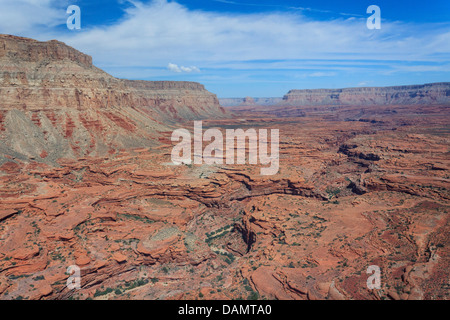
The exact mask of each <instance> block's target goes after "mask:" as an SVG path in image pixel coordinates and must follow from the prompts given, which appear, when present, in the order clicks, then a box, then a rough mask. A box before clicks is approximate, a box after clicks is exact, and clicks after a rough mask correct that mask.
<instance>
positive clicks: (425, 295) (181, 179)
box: [0, 37, 450, 300]
mask: <svg viewBox="0 0 450 320" xmlns="http://www.w3.org/2000/svg"><path fill="white" fill-rule="evenodd" d="M3 38H5V37H3ZM6 39H7V40H5V41H6V42H4V43H5V44H7V45H8V47H6V46H5V44H4V45H3V48H10V46H13V44H12V42H11V41H12V39H15V40H14V43H15V44H14V45H15V46H22V45H24V46H25V47H26V48H29V45H30V46H35V45H36V46H37V47H38V48H39V49H36V50H31V51H30V52H31V53H30V54H28V53H26V52H24V51H23V52H22V51H17V50H16V52H17V54H12V52H15V51H14V50H13V49H8V51H5V49H4V51H2V52H4V55H3V56H2V57H1V58H0V60H1V61H3V63H4V64H3V65H2V68H10V69H11V70H17V69H18V68H24V70H25V71H26V72H25V74H24V75H23V77H22V76H21V77H22V78H20V77H19V76H18V74H16V73H14V72H12V71H11V70H10V71H3V72H2V74H3V78H2V79H3V80H2V81H6V80H5V77H7V76H5V75H6V74H9V77H10V78H9V79H14V81H19V80H18V79H19V78H20V79H23V81H24V83H23V84H19V83H16V82H14V83H15V84H12V83H13V82H8V83H9V84H8V85H7V86H4V87H2V89H1V90H3V91H2V97H3V96H4V97H5V99H6V100H4V101H7V103H4V104H3V102H2V112H5V113H6V117H5V118H2V122H1V123H2V128H3V129H2V130H3V131H2V134H1V135H0V139H1V142H2V144H1V148H4V149H0V154H2V157H3V158H2V159H3V162H2V163H1V164H0V199H1V201H0V299H5V300H6V299H8V300H13V299H14V300H19V299H33V300H38V299H43V300H55V299H83V300H84V299H97V300H101V299H117V300H127V299H289V300H307V299H309V300H317V299H320V300H323V299H372V300H381V299H389V300H416V299H437V300H448V299H449V298H450V290H449V285H450V283H449V279H450V250H449V245H450V238H449V235H450V215H449V209H450V188H449V186H450V157H449V155H450V149H449V146H450V138H449V122H450V109H449V108H448V105H411V106H406V105H386V106H380V107H377V108H374V107H372V106H367V107H366V106H339V107H338V106H320V107H317V108H316V107H309V108H302V109H301V110H302V114H301V115H296V114H295V110H298V109H296V108H295V107H293V108H292V109H291V108H286V109H285V111H286V112H285V113H282V114H280V115H279V116H278V115H275V114H274V113H271V112H272V111H273V110H271V109H270V108H264V107H257V106H251V107H246V108H240V107H237V108H232V111H233V112H234V113H236V117H235V118H226V117H222V115H223V114H222V110H221V109H220V108H219V107H218V106H217V105H216V107H214V105H211V108H215V111H214V112H215V113H214V114H213V115H211V119H204V121H203V127H204V128H220V129H221V130H226V129H234V128H242V129H250V128H267V129H279V132H280V170H279V171H278V173H277V174H275V175H273V176H261V175H260V172H261V171H260V166H259V165H218V164H216V165H205V164H202V165H180V166H175V165H173V163H172V161H171V151H172V148H173V146H174V144H173V143H172V142H171V140H170V137H171V130H169V129H172V128H170V126H171V125H172V124H173V122H174V121H177V119H175V117H170V119H167V116H166V115H165V113H164V111H162V110H163V107H164V105H166V103H167V108H168V109H170V108H172V107H173V108H174V109H175V110H176V111H177V110H185V108H183V106H184V102H183V98H179V97H182V96H183V95H182V93H180V90H181V91H182V92H186V91H187V92H188V93H186V94H188V95H189V97H190V98H189V99H193V100H188V98H187V97H186V98H185V99H186V101H191V102H192V103H195V104H193V105H192V108H193V109H194V111H195V112H194V111H192V112H189V113H188V114H187V115H183V117H186V119H187V120H184V121H185V122H183V123H182V124H179V125H178V126H181V125H182V126H183V127H184V128H188V129H190V128H192V126H193V123H192V119H194V118H197V117H199V118H201V117H208V114H209V112H213V109H208V108H206V107H204V110H203V111H204V112H205V113H203V111H200V110H202V108H201V107H202V106H205V105H203V104H202V103H203V102H204V101H205V100H202V99H203V98H200V97H204V98H205V99H207V97H211V99H212V100H215V98H214V96H213V95H211V94H209V93H207V92H204V90H203V89H202V87H201V86H200V85H198V84H191V83H148V82H131V83H130V82H128V81H123V80H117V79H114V78H112V77H110V76H108V75H106V74H105V73H103V72H101V71H100V70H98V69H95V68H94V67H90V64H91V60H90V58H89V57H87V56H84V55H82V54H80V53H78V52H77V51H74V50H72V49H70V48H68V47H65V46H63V45H60V44H59V43H54V42H51V43H47V44H40V43H38V42H33V41H31V40H29V39H21V38H11V37H6ZM24 43H25V44H24ZM5 52H6V53H5ZM7 52H9V53H7ZM48 52H53V53H52V54H51V56H55V57H61V59H62V60H61V61H59V60H57V59H56V58H55V59H56V61H54V60H51V59H50V60H48V61H47V60H46V59H49V58H44V60H45V63H42V65H41V67H42V68H47V67H45V66H46V65H47V66H49V67H48V68H50V67H52V68H58V70H59V71H58V72H50V71H47V72H46V73H42V74H44V75H46V76H43V75H42V74H40V73H36V72H33V70H34V69H32V68H31V67H30V70H31V71H30V70H28V69H27V68H26V66H27V64H28V63H31V64H32V65H33V66H34V67H36V66H35V64H36V62H29V60H33V59H34V60H37V61H42V57H48ZM5 55H6V57H5ZM8 59H9V60H8ZM14 59H16V60H14ZM27 59H28V60H27ZM6 60H8V62H5V61H6ZM34 60H33V61H34ZM13 61H16V62H13ZM58 61H59V62H58ZM47 62H48V64H46V63H47ZM69 70H71V71H69ZM56 79H58V80H56ZM77 79H78V80H77ZM91 80H92V82H91V84H89V83H90V81H91ZM8 81H13V80H8ZM45 81H49V83H52V85H51V86H47V85H44V83H46V82H45ZM58 81H59V82H60V84H59V85H58V86H57V85H56V82H58ZM33 83H35V84H36V85H33ZM74 83H77V84H79V87H80V88H81V89H79V87H75V85H74ZM102 83H103V84H104V85H102ZM88 85H89V86H88ZM91 85H92V86H91ZM109 85H111V89H109V88H108V86H109ZM66 86H67V87H66ZM99 87H100V89H99ZM162 88H163V89H162ZM125 89H126V90H127V91H126V92H128V95H126V94H125ZM76 90H81V91H82V94H81V95H79V98H80V99H79V102H78V101H77V100H76V99H75V102H74V101H73V99H72V98H69V97H76V96H77V94H76V93H75V92H77V91H76ZM8 92H9V94H8ZM46 92H48V95H47V93H46ZM155 92H156V93H155ZM153 94H161V95H167V97H169V96H171V95H173V96H172V97H173V99H174V100H173V101H172V100H170V99H169V98H167V99H166V98H161V101H160V102H158V103H156V100H152V99H154V98H150V97H153V96H152V95H153ZM49 96H51V97H53V98H54V99H55V100H53V98H52V99H49V98H48V97H49ZM65 97H67V99H66V98H65ZM146 97H147V98H146ZM127 99H130V100H127ZM146 99H147V100H146ZM171 99H172V98H171ZM178 99H181V102H179V101H178ZM130 101H135V102H136V101H138V102H139V101H144V102H145V103H144V102H142V104H139V106H140V107H139V108H137V107H134V106H133V105H132V104H131V102H130ZM152 101H153V102H154V103H155V105H154V106H153V107H152V108H150V107H149V105H148V104H150V103H151V102H152ZM169 101H172V102H169ZM24 102H26V103H24ZM128 102H130V105H128ZM153 102H152V103H153ZM21 103H24V104H23V107H21ZM159 103H160V104H159ZM47 104H49V106H51V108H47ZM186 104H187V102H186ZM197 104H198V105H197ZM3 105H4V106H3ZM106 105H107V106H108V107H105V106H106ZM187 105H189V104H187ZM207 105H209V104H207ZM114 106H117V108H113V107H114ZM41 108H43V109H41ZM188 109H189V108H188ZM58 110H60V111H58ZM105 110H107V111H105ZM209 110H210V111H209ZM50 112H54V114H55V115H54V116H52V115H51V113H50ZM71 112H73V113H71ZM105 112H106V113H105ZM107 112H110V116H108V115H107V114H109V113H107ZM186 112H187V111H186ZM277 112H281V111H280V109H278V111H277ZM34 113H37V114H38V117H36V118H34V120H33V114H34ZM65 114H69V115H70V117H68V118H67V119H69V118H70V119H72V120H71V121H72V122H73V123H72V122H70V121H68V120H67V121H61V119H62V118H61V116H62V115H65ZM175 114H179V113H178V112H177V113H174V114H173V115H175ZM93 115H96V117H98V119H99V122H95V121H94V122H89V121H91V120H89V121H83V120H82V119H86V117H88V116H91V117H94V116H93ZM125 116H126V117H127V119H126V120H127V121H125ZM180 117H181V116H180ZM30 119H31V120H30ZM64 119H66V118H64ZM90 119H92V118H90ZM129 120H132V121H133V122H132V121H129ZM179 121H182V120H179ZM132 124H133V126H132ZM146 126H150V129H149V128H147V127H146ZM99 127H101V128H102V130H101V131H100V132H97V131H95V130H96V129H97V128H99ZM174 127H175V126H174ZM29 128H32V129H29ZM27 130H31V131H27ZM40 130H45V131H47V132H48V133H47V135H45V134H44V133H42V135H43V136H39V135H40V132H41V131H40ZM21 131H24V133H25V134H26V135H25V134H24V135H23V136H20V134H21ZM8 132H13V133H15V134H16V135H19V137H20V138H19V139H18V138H17V137H15V136H14V135H12V134H11V133H8ZM83 132H87V135H86V137H87V136H89V137H92V140H90V139H89V140H88V141H89V142H91V143H92V144H93V145H94V147H93V148H92V150H96V149H97V147H95V146H97V145H98V144H99V141H104V140H102V139H111V140H107V141H109V142H108V143H105V145H107V147H108V148H105V149H106V150H110V149H112V151H111V152H108V153H107V154H105V155H100V154H101V152H100V151H95V152H89V154H87V155H85V156H83V157H80V156H79V155H80V154H85V152H84V151H83V150H84V147H83V146H84V145H83V144H76V141H82V140H80V139H82V138H80V137H83ZM63 133H66V134H65V135H64V134H63ZM91 134H92V135H91ZM40 137H41V138H40ZM45 137H47V139H46V138H45ZM107 137H110V138H107ZM118 137H122V138H121V139H124V140H123V141H122V148H120V149H122V150H118V149H115V148H114V146H117V145H119V144H120V143H119V142H120V141H121V140H120V139H119V138H118ZM156 137H157V139H156ZM15 139H16V140H15ZM40 139H41V140H40ZM155 140H156V141H157V144H155V145H151V146H150V147H149V146H148V145H147V144H153V143H156V142H155ZM39 141H46V142H45V143H48V144H49V145H50V146H51V147H48V149H45V150H44V151H45V152H48V153H49V154H48V155H46V154H45V153H41V155H40V156H39V157H36V156H33V154H34V153H33V152H34V151H33V150H34V149H33V148H37V147H36V146H38V147H39V148H41V145H39ZM118 141H119V142H118ZM45 143H43V144H42V146H43V147H46V146H48V145H47V144H45ZM50 143H52V144H50ZM64 143H67V144H69V148H68V149H67V150H72V152H75V150H77V149H76V148H75V150H74V148H72V147H71V145H70V143H73V144H74V145H75V146H77V145H79V146H80V151H79V153H77V155H78V156H76V155H74V156H73V157H67V156H66V157H64V158H61V156H60V155H61V154H60V153H56V154H53V155H51V157H53V159H54V161H52V162H50V161H49V162H46V161H42V160H43V159H45V158H47V157H50V152H52V151H53V150H54V148H56V149H57V148H61V146H64ZM5 146H7V148H9V149H5V148H6V147H5ZM19 146H20V148H19ZM14 148H16V149H14ZM248 148H249V146H248V145H247V146H246V150H247V151H248ZM4 150H6V151H4ZM11 150H14V152H15V153H14V154H17V155H18V154H23V155H24V154H27V153H26V152H28V153H29V154H30V156H27V157H25V156H23V159H22V158H21V157H19V156H11V155H10V153H8V152H11ZM47 150H48V151H47ZM57 150H58V149H57ZM63 150H65V149H64V148H63ZM88 150H91V149H88ZM19 151H20V152H22V153H19ZM82 151H83V152H82ZM63 154H64V155H66V154H65V153H63ZM33 157H34V159H33ZM73 266H77V267H78V268H80V275H81V279H80V288H78V289H73V288H70V287H68V286H67V280H68V279H70V278H69V276H70V274H69V273H68V270H70V269H69V268H70V267H73ZM369 266H378V267H379V268H380V270H381V286H380V288H379V289H376V288H375V289H371V288H369V287H368V286H367V280H368V278H369V274H368V273H367V270H368V267H369Z"/></svg>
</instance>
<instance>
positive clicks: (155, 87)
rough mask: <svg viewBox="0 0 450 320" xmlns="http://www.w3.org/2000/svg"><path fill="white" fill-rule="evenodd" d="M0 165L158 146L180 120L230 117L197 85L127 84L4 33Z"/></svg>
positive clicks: (57, 45) (53, 44) (71, 54)
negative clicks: (8, 160) (10, 159)
mask: <svg viewBox="0 0 450 320" xmlns="http://www.w3.org/2000/svg"><path fill="white" fill-rule="evenodd" d="M0 96H1V101H0V135H1V137H0V138H1V139H2V141H3V142H4V143H2V145H1V146H0V163H4V162H5V161H6V160H5V159H6V158H5V155H7V156H10V157H14V158H18V159H22V160H25V159H26V158H34V159H39V160H42V161H47V162H48V161H50V162H54V161H55V160H56V159H58V158H61V157H67V158H74V157H82V156H86V155H105V154H108V153H112V152H116V151H117V150H120V149H122V148H128V147H139V146H153V145H156V143H155V141H156V139H157V137H158V132H161V131H165V130H168V125H170V124H172V123H175V122H177V121H180V120H183V121H185V120H191V119H202V118H206V117H213V116H214V117H224V116H225V112H224V110H223V109H222V108H221V107H220V105H219V102H218V99H217V97H216V96H215V95H214V94H212V93H210V92H208V91H206V90H205V88H204V86H203V85H201V84H199V83H192V82H169V81H159V82H151V81H132V80H121V79H117V78H114V77H112V76H111V75H109V74H107V73H105V72H103V71H102V70H100V69H98V68H96V67H95V66H93V64H92V58H91V57H90V56H88V55H85V54H83V53H81V52H79V51H77V50H75V49H73V48H71V47H69V46H67V45H65V44H64V43H61V42H59V41H49V42H39V41H35V40H32V39H27V38H20V37H15V36H8V35H0Z"/></svg>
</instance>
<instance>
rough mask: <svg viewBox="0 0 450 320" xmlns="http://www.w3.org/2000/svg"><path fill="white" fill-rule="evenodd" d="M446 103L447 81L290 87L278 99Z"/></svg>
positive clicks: (312, 103) (300, 103) (296, 102)
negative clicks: (392, 85) (405, 84)
mask: <svg viewBox="0 0 450 320" xmlns="http://www.w3.org/2000/svg"><path fill="white" fill-rule="evenodd" d="M449 103H450V82H442V83H431V84H424V85H413V86H395V87H372V88H370V87H368V88H347V89H317V90H291V91H289V92H288V94H287V95H285V96H284V97H283V101H282V102H281V104H283V105H296V106H319V105H349V106H351V105H361V106H369V105H417V104H449Z"/></svg>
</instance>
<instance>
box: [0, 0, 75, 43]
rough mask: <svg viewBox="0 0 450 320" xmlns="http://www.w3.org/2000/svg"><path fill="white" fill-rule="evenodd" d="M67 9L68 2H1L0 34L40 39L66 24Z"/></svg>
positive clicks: (55, 0)
mask: <svg viewBox="0 0 450 320" xmlns="http://www.w3.org/2000/svg"><path fill="white" fill-rule="evenodd" d="M67 7H68V1H66V0H63V1H58V0H0V33H5V34H14V35H21V34H24V35H27V36H33V37H35V38H40V37H39V35H42V34H44V33H45V34H49V33H51V28H53V27H55V26H57V25H60V24H64V23H66V20H67V15H66V9H67Z"/></svg>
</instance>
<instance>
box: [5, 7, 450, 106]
mask: <svg viewBox="0 0 450 320" xmlns="http://www.w3.org/2000/svg"><path fill="white" fill-rule="evenodd" d="M72 4H75V5H78V6H79V7H80V8H81V30H76V31H75V30H68V28H67V27H66V20H67V17H68V16H69V14H67V13H66V9H67V7H68V6H69V5H72ZM372 4H375V5H378V6H379V7H380V8H381V19H382V20H381V21H382V22H381V29H380V30H369V29H368V28H367V27H366V20H367V18H368V17H369V16H370V14H367V13H366V9H367V7H368V6H369V5H372ZM0 7H1V8H2V10H0V33H7V34H14V35H20V36H27V37H32V38H35V39H39V40H51V39H58V40H61V41H64V42H66V43H67V44H69V45H71V46H73V47H75V48H77V49H78V50H80V51H83V52H86V53H88V54H90V55H92V57H93V60H94V63H95V65H96V66H98V67H100V68H102V69H104V70H105V71H107V72H109V73H110V74H112V75H114V76H116V77H120V78H128V79H144V80H183V81H198V82H201V83H203V84H204V85H205V86H206V88H207V89H208V90H210V91H212V92H214V93H216V94H217V95H218V96H219V97H244V96H253V97H272V96H273V97H277V96H283V95H284V94H286V93H287V91H289V90H290V89H303V88H342V87H357V86H388V85H402V84H421V83H429V82H440V81H450V1H448V0H435V1H417V0H411V1H406V0H397V1H385V0H370V1H365V0H358V1H331V0H327V1H320V0H314V1H313V0H307V1H303V0H284V1H279V0H259V1H257V0H243V1H240V0H177V1H168V0H152V1H150V0H148V1H144V0H142V1H134V0H133V1H127V0H109V1H107V0H99V1H92V0H69V1H68V0H58V1H56V0H0Z"/></svg>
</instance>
